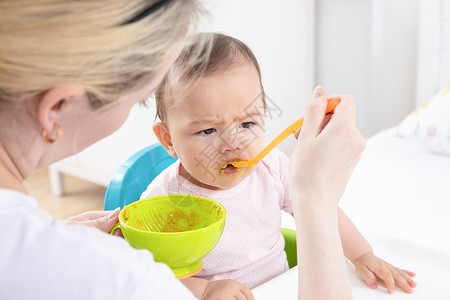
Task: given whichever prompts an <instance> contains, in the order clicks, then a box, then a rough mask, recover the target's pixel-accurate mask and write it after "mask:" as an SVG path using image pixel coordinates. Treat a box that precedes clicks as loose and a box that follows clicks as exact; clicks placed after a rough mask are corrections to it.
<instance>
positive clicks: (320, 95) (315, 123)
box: [300, 86, 328, 137]
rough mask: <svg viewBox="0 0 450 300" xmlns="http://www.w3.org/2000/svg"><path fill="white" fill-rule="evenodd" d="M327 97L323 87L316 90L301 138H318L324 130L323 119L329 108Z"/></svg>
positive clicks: (309, 106) (306, 115) (307, 109)
mask: <svg viewBox="0 0 450 300" xmlns="http://www.w3.org/2000/svg"><path fill="white" fill-rule="evenodd" d="M327 103H328V100H327V95H326V93H325V91H324V89H323V88H322V87H321V86H317V87H316V88H315V89H314V93H313V99H312V100H311V101H310V102H309V105H308V107H307V108H306V112H305V119H304V121H303V127H302V131H301V134H300V136H302V135H303V136H305V137H306V136H310V135H311V136H313V137H316V136H317V135H318V134H319V133H320V131H321V130H322V124H323V119H324V117H325V111H326V107H327Z"/></svg>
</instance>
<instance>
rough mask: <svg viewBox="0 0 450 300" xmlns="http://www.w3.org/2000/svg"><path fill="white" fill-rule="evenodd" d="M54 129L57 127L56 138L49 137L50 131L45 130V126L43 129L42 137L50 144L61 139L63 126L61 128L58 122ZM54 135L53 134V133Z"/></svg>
mask: <svg viewBox="0 0 450 300" xmlns="http://www.w3.org/2000/svg"><path fill="white" fill-rule="evenodd" d="M54 129H55V134H54V135H55V137H54V138H51V137H49V135H48V133H47V131H45V129H44V128H42V129H41V138H42V139H43V140H44V141H45V142H47V143H49V144H53V143H54V142H56V141H57V140H59V138H60V137H61V136H62V133H63V132H62V128H61V126H59V125H58V123H55V125H54ZM52 135H53V134H52Z"/></svg>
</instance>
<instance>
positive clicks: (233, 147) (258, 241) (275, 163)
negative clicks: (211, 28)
mask: <svg viewBox="0 0 450 300" xmlns="http://www.w3.org/2000/svg"><path fill="white" fill-rule="evenodd" d="M205 37H207V38H210V39H211V41H212V42H211V43H212V44H210V45H209V47H205V48H204V49H197V48H196V45H195V44H194V45H191V46H189V47H187V48H186V49H184V51H183V52H182V54H181V55H180V57H179V58H178V59H177V61H176V62H175V64H174V66H173V67H172V69H171V70H170V72H169V74H168V75H167V76H166V78H165V79H164V81H163V83H162V84H161V86H160V87H159V89H158V91H157V92H156V100H157V115H158V117H159V119H160V120H161V122H157V123H156V124H155V125H154V127H153V130H154V132H155V134H156V136H157V137H158V139H159V141H160V142H161V144H162V145H163V147H164V148H165V149H166V150H167V151H168V153H169V154H170V155H171V156H173V157H176V156H178V158H179V160H178V161H177V162H176V163H174V164H173V165H171V166H170V167H168V168H167V169H166V170H164V171H163V172H162V173H161V174H160V175H159V176H158V177H157V178H156V179H155V180H154V181H153V182H152V183H151V184H150V185H149V186H148V188H147V190H146V191H145V192H144V193H143V194H142V196H141V198H146V197H151V196H156V195H164V194H194V195H198V196H204V197H207V198H211V199H214V200H216V201H218V202H220V203H222V204H223V205H224V206H225V208H226V210H227V219H226V225H225V230H224V232H223V234H222V237H221V239H220V240H219V242H218V244H217V245H216V247H215V248H214V249H213V250H212V251H211V252H210V253H209V254H208V255H207V256H206V257H205V258H204V259H203V262H204V267H203V269H202V270H201V271H200V272H199V273H198V274H197V275H196V277H197V278H201V279H204V280H208V281H217V280H224V279H233V280H236V281H238V282H240V283H242V284H244V285H246V286H247V287H249V288H254V287H256V286H258V285H260V284H262V283H264V282H266V281H268V280H270V279H271V278H274V277H276V276H278V275H279V274H281V273H283V272H285V271H286V270H288V268H289V267H288V263H287V260H286V254H285V252H284V239H283V236H282V234H281V233H280V224H281V213H280V211H281V210H284V211H286V212H288V213H290V214H292V213H293V210H292V203H291V199H290V197H289V178H288V158H287V157H286V156H285V155H284V154H283V153H282V152H281V151H279V150H277V149H274V150H272V151H271V152H270V153H269V154H268V155H267V156H266V157H265V158H263V159H262V160H261V161H260V162H259V163H258V164H257V165H255V166H252V167H249V168H235V167H233V166H232V165H229V163H230V162H232V161H236V160H248V159H251V158H253V157H254V156H256V155H257V154H258V153H259V152H260V151H261V150H262V149H263V148H264V145H265V141H264V138H265V115H266V102H265V97H264V89H263V86H262V82H261V72H260V68H259V65H258V62H257V60H256V58H255V56H254V55H253V53H252V52H251V50H250V49H249V48H248V47H247V46H246V45H245V44H244V43H242V42H241V41H239V40H237V39H234V38H232V37H229V36H226V35H223V34H218V33H203V34H199V35H197V36H196V38H197V39H198V40H200V39H204V38H205ZM198 45H199V44H197V47H198ZM194 55H198V59H197V63H196V64H186V62H187V61H192V56H194ZM339 230H340V236H341V240H342V244H343V249H344V254H345V256H346V257H347V258H348V259H349V260H350V261H351V262H352V263H353V264H354V265H355V267H356V270H357V272H358V274H359V275H360V276H361V278H362V279H363V280H364V281H365V282H366V283H367V284H368V285H369V286H370V287H371V288H376V287H377V278H380V279H381V280H384V281H385V283H386V286H387V287H388V291H389V292H393V289H394V287H395V285H397V286H399V287H400V288H402V289H403V290H404V291H405V292H408V293H410V292H412V287H415V282H414V281H413V280H412V279H411V276H414V273H412V272H409V271H406V270H402V269H399V268H396V267H393V266H392V265H390V264H389V263H387V262H385V261H383V260H381V259H380V258H378V257H376V256H374V254H373V251H372V248H371V246H370V245H369V244H368V242H367V241H366V240H365V239H364V237H363V236H362V235H361V234H360V233H359V231H358V230H357V229H356V227H355V226H354V225H353V224H352V222H351V221H350V220H349V218H348V217H347V216H346V215H345V214H344V213H343V212H342V211H339ZM298 242H299V243H301V242H302V241H298ZM299 267H301V266H299Z"/></svg>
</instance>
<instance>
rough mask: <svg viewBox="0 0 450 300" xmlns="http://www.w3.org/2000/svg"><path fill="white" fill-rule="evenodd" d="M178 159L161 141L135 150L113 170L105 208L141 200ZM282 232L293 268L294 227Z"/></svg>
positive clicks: (113, 207) (290, 264)
mask: <svg viewBox="0 0 450 300" xmlns="http://www.w3.org/2000/svg"><path fill="white" fill-rule="evenodd" d="M177 159H178V158H176V157H171V156H170V155H169V154H168V153H167V151H166V150H165V149H164V148H163V147H162V146H161V144H159V143H155V144H153V145H150V146H148V147H145V148H144V149H142V150H140V151H138V152H136V153H135V154H133V155H132V156H131V157H130V158H129V159H128V160H127V161H126V162H124V163H123V164H122V165H120V166H119V168H118V169H117V170H116V171H115V172H114V175H113V176H112V178H111V181H110V182H109V185H108V188H107V190H106V195H105V203H104V209H105V210H113V209H115V208H116V207H124V206H125V205H128V204H130V203H133V202H135V201H137V200H139V198H140V196H141V194H142V193H143V192H144V191H145V190H146V189H147V186H148V185H149V184H150V182H152V181H153V179H155V177H156V176H158V174H159V173H161V172H162V171H163V170H164V169H165V168H167V167H168V166H170V165H171V164H173V163H174V162H175V161H176V160H177ZM281 233H282V234H283V237H284V240H285V247H284V250H285V252H286V255H287V260H288V264H289V268H292V267H294V266H296V265H297V246H296V235H295V231H294V230H292V229H287V228H281Z"/></svg>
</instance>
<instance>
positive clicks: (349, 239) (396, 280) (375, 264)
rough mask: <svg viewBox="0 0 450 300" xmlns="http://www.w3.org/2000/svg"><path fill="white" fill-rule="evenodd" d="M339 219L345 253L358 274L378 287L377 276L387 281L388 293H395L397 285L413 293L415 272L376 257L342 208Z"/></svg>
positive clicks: (368, 282) (372, 285)
mask: <svg viewBox="0 0 450 300" xmlns="http://www.w3.org/2000/svg"><path fill="white" fill-rule="evenodd" d="M338 220H339V221H338V224H339V235H340V237H341V242H342V248H343V250H344V255H345V257H347V258H348V259H349V260H350V261H351V262H352V263H353V264H354V265H355V268H356V271H357V272H358V275H359V276H360V277H361V278H362V279H363V280H364V281H365V282H366V284H367V285H368V286H369V287H371V288H374V289H375V288H377V278H380V279H381V280H383V281H384V282H385V283H386V287H387V289H388V293H393V292H394V287H395V286H396V285H397V286H398V287H400V288H401V289H403V290H404V291H405V292H406V293H412V291H413V290H412V288H413V287H415V286H416V283H415V282H414V280H412V279H411V277H412V276H414V275H415V274H414V273H413V272H410V271H407V270H402V269H400V268H396V267H394V266H392V265H391V264H389V263H387V262H385V261H384V260H382V259H380V258H378V257H376V256H375V255H374V254H373V250H372V247H371V246H370V245H369V243H368V242H367V240H366V239H365V238H364V237H363V236H362V234H361V233H360V232H359V231H358V229H357V228H356V226H355V225H354V224H353V223H352V221H350V219H349V218H348V217H347V215H346V214H345V213H344V212H343V211H342V210H341V209H340V208H338Z"/></svg>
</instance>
